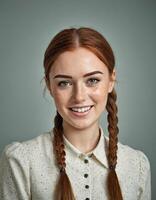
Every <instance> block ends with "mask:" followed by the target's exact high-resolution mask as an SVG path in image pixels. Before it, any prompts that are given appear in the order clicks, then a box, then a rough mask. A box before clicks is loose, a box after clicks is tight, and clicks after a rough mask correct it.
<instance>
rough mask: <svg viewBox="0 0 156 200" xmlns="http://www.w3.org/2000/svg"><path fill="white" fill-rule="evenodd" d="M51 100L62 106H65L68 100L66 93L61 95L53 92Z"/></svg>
mask: <svg viewBox="0 0 156 200" xmlns="http://www.w3.org/2000/svg"><path fill="white" fill-rule="evenodd" d="M53 98H54V101H55V104H56V105H63V104H66V103H67V101H68V99H69V95H68V94H67V93H63V92H61V93H60V92H55V93H54V94H53Z"/></svg>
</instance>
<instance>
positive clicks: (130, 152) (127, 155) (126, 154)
mask: <svg viewBox="0 0 156 200" xmlns="http://www.w3.org/2000/svg"><path fill="white" fill-rule="evenodd" d="M118 162H119V165H121V164H122V165H124V166H125V167H127V168H128V169H131V170H132V171H133V170H135V171H138V173H139V174H140V177H141V176H142V175H144V177H145V176H146V175H147V174H148V173H149V172H150V162H149V159H148V157H147V156H146V154H145V153H144V152H143V151H140V150H137V149H134V148H132V147H130V146H128V145H124V144H121V143H118Z"/></svg>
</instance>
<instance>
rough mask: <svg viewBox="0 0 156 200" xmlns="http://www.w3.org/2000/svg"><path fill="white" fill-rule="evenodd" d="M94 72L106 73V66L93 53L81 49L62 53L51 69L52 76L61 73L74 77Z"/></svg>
mask: <svg viewBox="0 0 156 200" xmlns="http://www.w3.org/2000/svg"><path fill="white" fill-rule="evenodd" d="M95 70H100V71H102V72H105V71H108V69H107V67H106V65H105V64H104V63H103V62H102V61H101V60H100V59H99V58H98V57H97V56H96V55H95V54H94V53H93V52H91V51H89V50H88V49H85V48H82V47H79V48H77V49H76V50H74V51H66V52H64V53H62V54H61V55H60V56H59V57H58V58H57V59H56V61H55V62H54V64H53V65H52V67H51V73H52V74H53V75H56V74H59V73H61V74H62V73H63V74H68V75H75V76H76V75H83V74H85V73H88V72H91V71H95Z"/></svg>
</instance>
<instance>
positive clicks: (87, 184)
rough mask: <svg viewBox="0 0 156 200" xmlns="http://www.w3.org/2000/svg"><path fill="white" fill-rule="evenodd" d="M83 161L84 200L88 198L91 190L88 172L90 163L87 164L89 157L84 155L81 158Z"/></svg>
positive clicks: (88, 199)
mask: <svg viewBox="0 0 156 200" xmlns="http://www.w3.org/2000/svg"><path fill="white" fill-rule="evenodd" d="M83 162H84V169H85V171H84V175H83V176H84V185H83V187H84V191H85V197H86V198H85V199H84V200H90V195H91V191H90V183H91V180H90V178H91V176H90V175H91V174H90V165H89V158H88V157H84V159H83Z"/></svg>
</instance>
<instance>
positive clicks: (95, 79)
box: [58, 78, 100, 88]
mask: <svg viewBox="0 0 156 200" xmlns="http://www.w3.org/2000/svg"><path fill="white" fill-rule="evenodd" d="M89 81H90V83H87V85H89V86H91V87H92V86H95V85H96V84H97V83H98V82H99V81H100V80H99V79H98V78H90V79H88V80H87V82H89ZM62 84H63V85H62ZM67 84H70V85H71V84H72V83H71V82H70V81H60V82H59V83H58V86H59V87H61V88H65V87H66V86H67Z"/></svg>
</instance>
